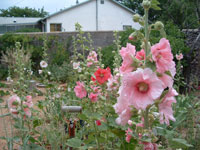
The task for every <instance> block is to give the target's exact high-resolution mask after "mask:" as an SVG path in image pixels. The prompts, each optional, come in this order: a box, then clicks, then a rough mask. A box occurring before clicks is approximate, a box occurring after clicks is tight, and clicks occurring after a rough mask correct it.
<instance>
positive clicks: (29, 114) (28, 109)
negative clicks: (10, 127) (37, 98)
mask: <svg viewBox="0 0 200 150" xmlns="http://www.w3.org/2000/svg"><path fill="white" fill-rule="evenodd" d="M24 112H25V115H26V116H27V117H31V110H30V108H29V107H26V108H24ZM26 116H24V119H25V118H26Z"/></svg>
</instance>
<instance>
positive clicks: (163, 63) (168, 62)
mask: <svg viewBox="0 0 200 150" xmlns="http://www.w3.org/2000/svg"><path fill="white" fill-rule="evenodd" d="M151 53H152V58H153V60H154V61H155V62H156V68H157V71H158V72H159V73H164V72H165V71H172V72H174V71H173V68H175V64H174V62H173V54H172V53H171V47H170V44H169V41H168V40H167V39H165V38H162V39H161V40H160V42H159V43H157V44H155V45H153V46H152V47H151ZM173 74H174V73H173Z"/></svg>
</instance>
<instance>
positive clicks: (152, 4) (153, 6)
mask: <svg viewBox="0 0 200 150" xmlns="http://www.w3.org/2000/svg"><path fill="white" fill-rule="evenodd" d="M159 4H160V3H159V2H158V1H157V0H152V1H151V8H152V9H154V10H161V8H160V7H159V6H158V5H159Z"/></svg>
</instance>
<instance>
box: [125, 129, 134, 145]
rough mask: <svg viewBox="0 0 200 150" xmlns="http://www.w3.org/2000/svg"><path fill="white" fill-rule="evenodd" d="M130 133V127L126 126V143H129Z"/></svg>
mask: <svg viewBox="0 0 200 150" xmlns="http://www.w3.org/2000/svg"><path fill="white" fill-rule="evenodd" d="M131 133H133V131H132V130H131V129H130V128H128V130H126V142H128V143H130V140H131V138H132V135H131Z"/></svg>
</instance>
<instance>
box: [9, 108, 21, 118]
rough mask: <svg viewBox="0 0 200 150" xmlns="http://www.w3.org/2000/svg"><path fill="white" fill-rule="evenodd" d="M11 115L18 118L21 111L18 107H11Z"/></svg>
mask: <svg viewBox="0 0 200 150" xmlns="http://www.w3.org/2000/svg"><path fill="white" fill-rule="evenodd" d="M9 111H10V113H11V115H12V116H13V117H14V118H18V117H19V116H18V114H19V111H18V110H17V109H16V108H10V109H9Z"/></svg>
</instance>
